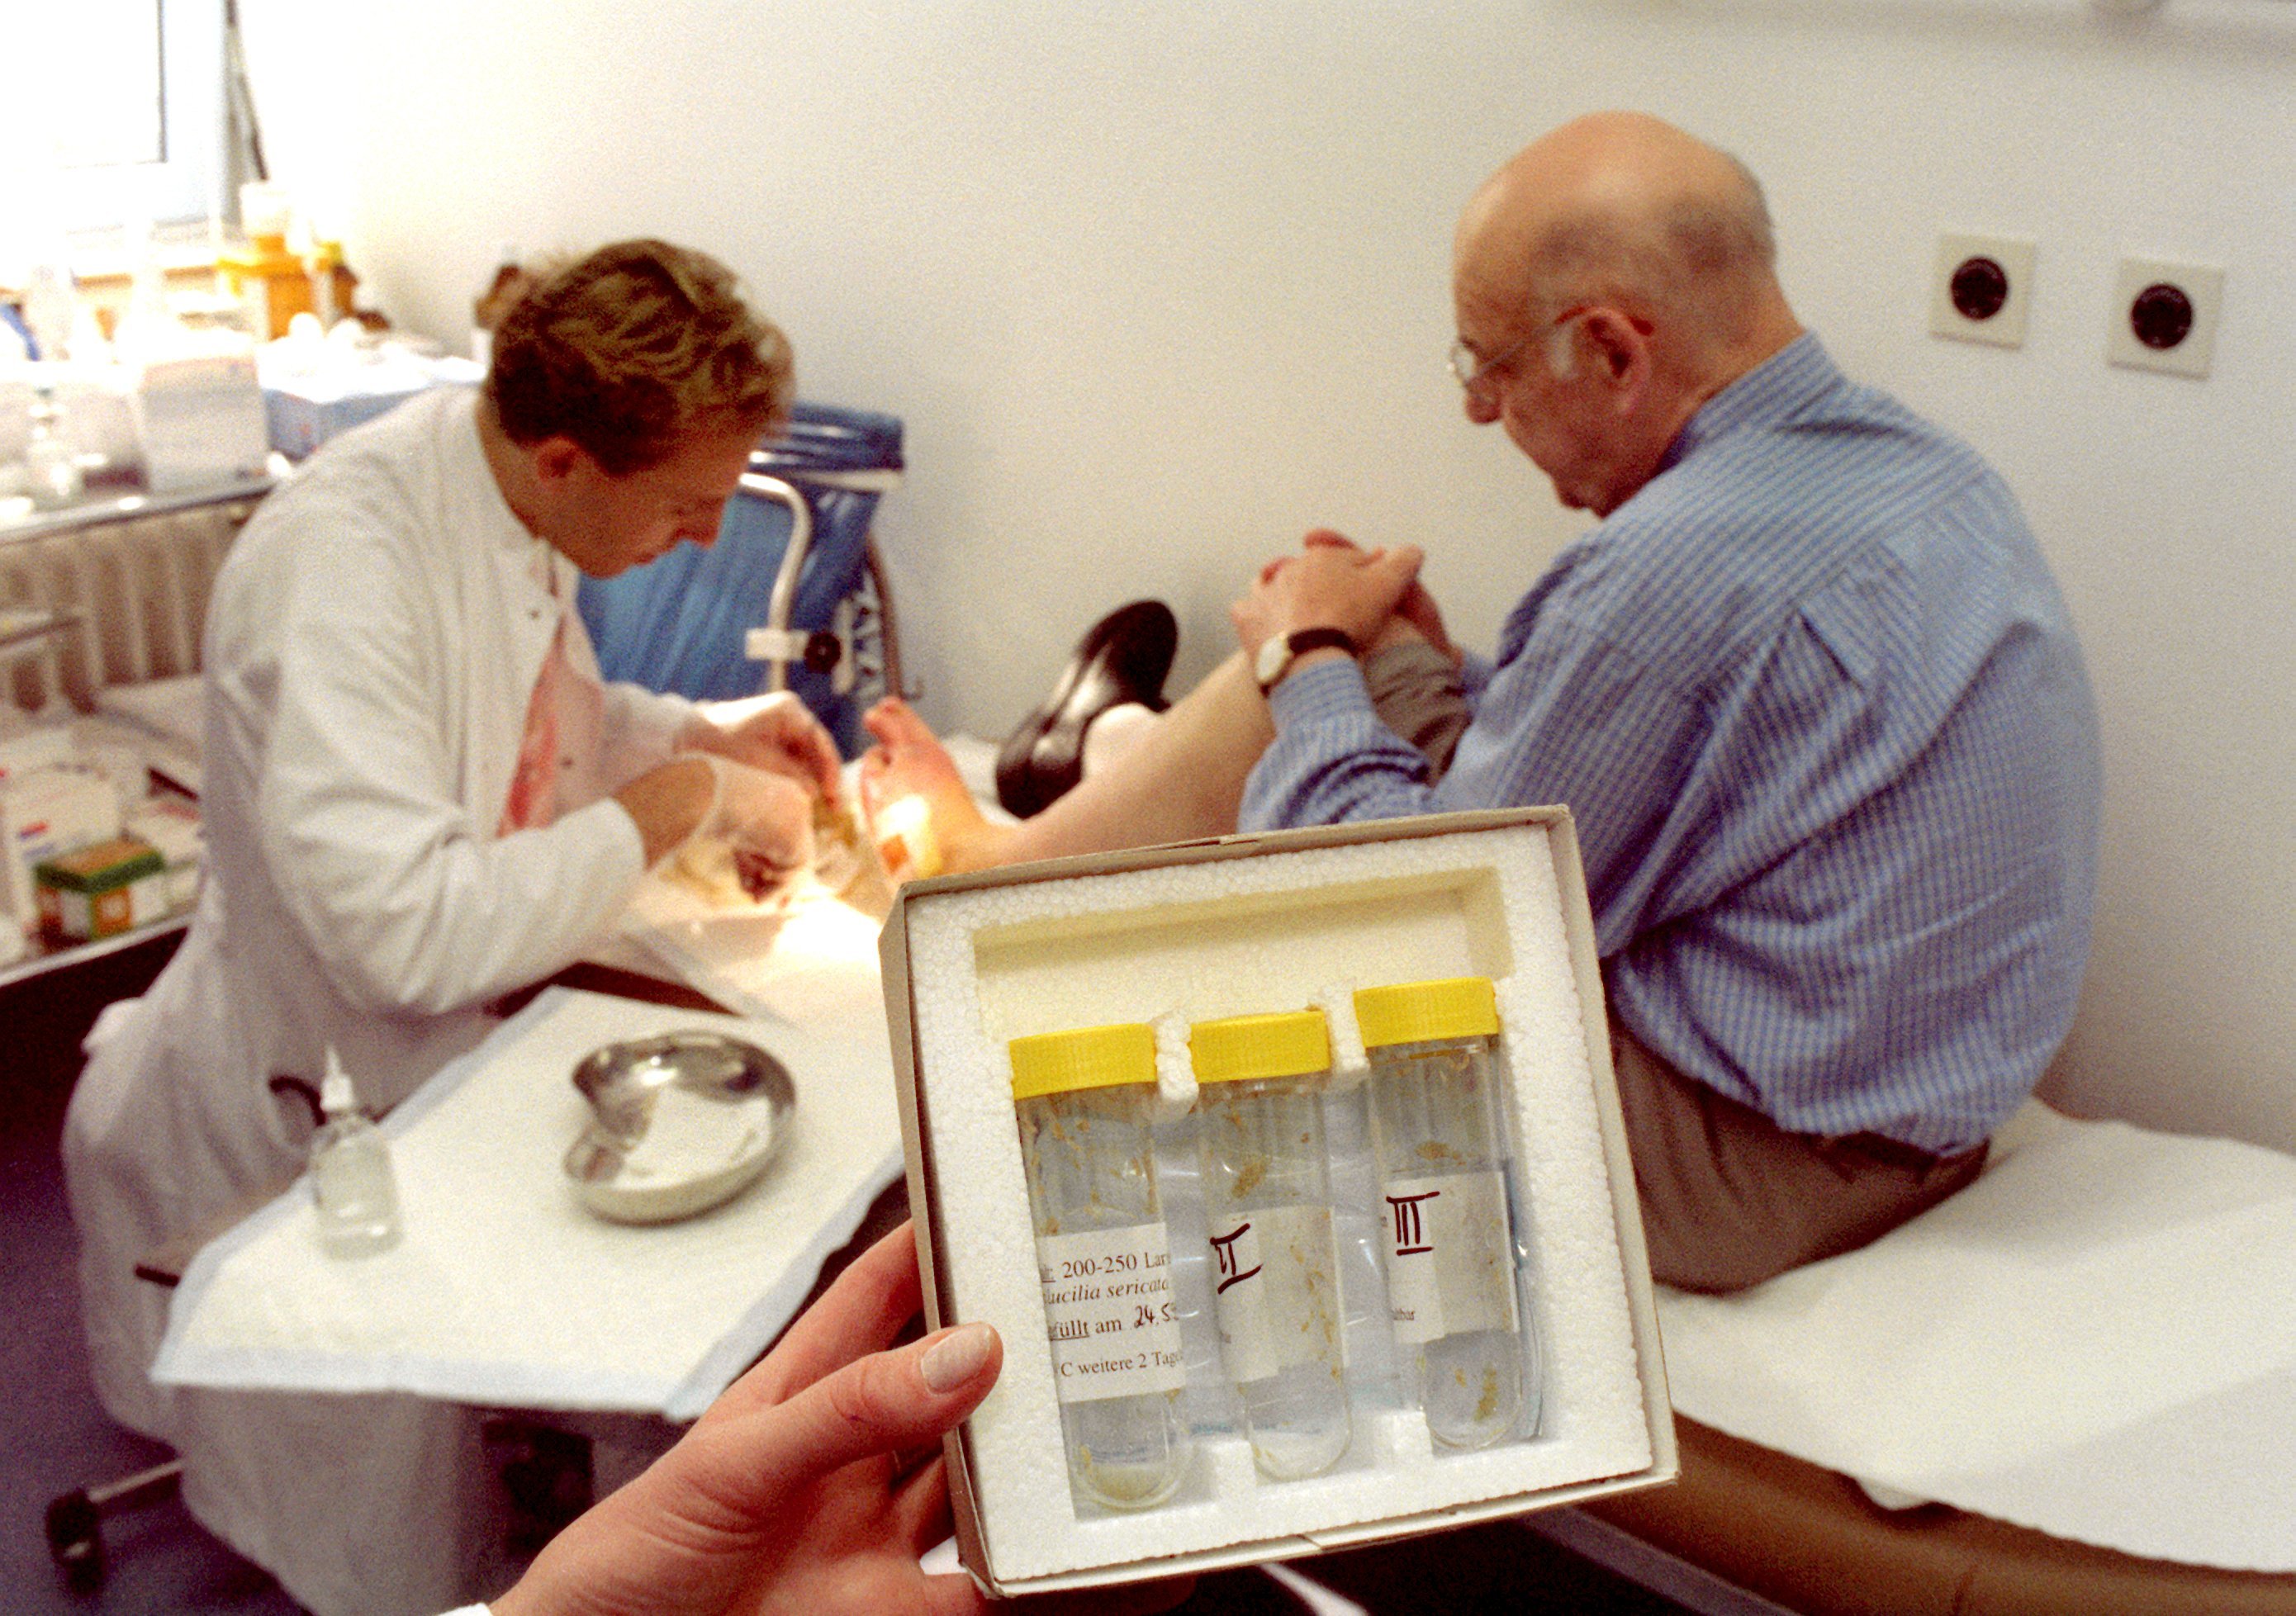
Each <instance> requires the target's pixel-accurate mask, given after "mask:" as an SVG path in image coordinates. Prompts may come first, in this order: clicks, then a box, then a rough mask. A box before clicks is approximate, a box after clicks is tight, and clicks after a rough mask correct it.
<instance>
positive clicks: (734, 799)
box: [689, 753, 813, 898]
mask: <svg viewBox="0 0 2296 1616" xmlns="http://www.w3.org/2000/svg"><path fill="white" fill-rule="evenodd" d="M694 761H696V762H701V763H706V764H708V765H709V768H710V770H711V772H712V773H713V774H714V775H716V776H717V779H716V782H715V785H714V789H713V790H712V792H711V794H710V799H709V812H707V813H706V814H704V815H703V816H701V823H700V824H697V825H695V826H694V828H693V837H692V838H689V840H694V839H703V838H709V839H715V840H717V841H723V842H725V843H726V845H727V846H728V847H730V848H732V849H734V872H735V874H737V875H739V876H740V878H741V882H742V890H744V891H746V892H747V893H749V895H750V897H752V898H758V897H762V896H763V895H764V894H765V892H766V891H767V889H768V888H770V887H772V886H773V885H774V883H775V882H778V881H780V880H781V879H782V878H783V876H785V875H787V874H789V873H790V872H791V871H792V870H798V869H802V868H803V867H804V866H805V865H809V864H811V863H812V862H813V798H812V796H811V794H810V793H809V792H808V790H807V788H806V786H805V784H804V783H800V782H799V781H798V780H795V779H792V778H791V776H789V775H781V774H770V773H768V772H767V771H766V770H764V769H761V768H750V767H747V766H745V765H743V764H740V763H735V762H734V761H732V760H731V759H726V758H722V757H719V756H717V755H716V754H715V753H708V754H704V755H702V756H701V757H700V758H697V759H694Z"/></svg>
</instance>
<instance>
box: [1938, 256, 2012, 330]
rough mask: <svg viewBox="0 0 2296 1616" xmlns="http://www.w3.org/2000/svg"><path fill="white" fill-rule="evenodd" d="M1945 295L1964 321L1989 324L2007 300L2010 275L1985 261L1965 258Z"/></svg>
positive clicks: (1954, 274) (1992, 262)
mask: <svg viewBox="0 0 2296 1616" xmlns="http://www.w3.org/2000/svg"><path fill="white" fill-rule="evenodd" d="M1947 291H1948V294H1949V295H1950V296H1951V297H1952V299H1953V306H1954V308H1956V309H1958V310H1960V311H1961V317H1962V318H1963V319H1964V320H1989V319H1991V318H1992V317H1993V316H1995V315H1997V314H1999V313H2000V312H2001V306H2002V305H2003V304H2004V303H2006V302H2007V301H2008V300H2009V272H2008V271H2007V270H2005V269H2004V268H2002V267H2001V266H2000V265H1999V264H1998V263H1997V262H1995V261H1994V260H1993V259H1991V258H1984V257H1979V258H1964V259H1962V261H1961V265H1960V267H1958V268H1956V270H1955V271H1954V272H1953V279H1952V280H1951V281H1950V282H1948V283H1947Z"/></svg>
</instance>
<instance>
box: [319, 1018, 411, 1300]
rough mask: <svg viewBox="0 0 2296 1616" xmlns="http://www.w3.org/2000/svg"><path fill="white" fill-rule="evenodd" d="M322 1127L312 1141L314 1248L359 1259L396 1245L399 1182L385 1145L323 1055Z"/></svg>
mask: <svg viewBox="0 0 2296 1616" xmlns="http://www.w3.org/2000/svg"><path fill="white" fill-rule="evenodd" d="M319 1108H320V1110H322V1111H323V1112H325V1113H326V1118H327V1120H326V1121H325V1122H324V1123H323V1124H322V1125H321V1126H320V1128H319V1131H318V1132H317V1133H316V1134H315V1135H313V1136H312V1137H311V1196H312V1199H313V1200H315V1201H316V1202H318V1203H319V1243H320V1244H321V1245H322V1246H324V1248H325V1249H326V1251H327V1254H328V1255H329V1256H330V1257H364V1256H366V1255H367V1254H368V1253H370V1252H373V1251H388V1250H389V1249H390V1248H391V1247H392V1246H395V1245H397V1244H398V1180H397V1179H396V1178H395V1177H392V1175H391V1171H390V1145H389V1142H388V1141H386V1140H385V1139H384V1138H383V1136H382V1130H381V1128H377V1127H375V1125H374V1124H373V1123H372V1122H370V1121H368V1120H366V1117H365V1115H364V1114H363V1113H362V1112H360V1111H359V1109H358V1096H357V1095H356V1094H355V1093H353V1092H352V1089H351V1079H350V1074H349V1073H348V1072H347V1071H345V1070H343V1066H342V1062H340V1061H339V1060H338V1059H336V1058H335V1052H334V1051H333V1050H332V1049H330V1050H328V1051H327V1075H326V1079H325V1080H324V1082H322V1083H321V1084H320V1086H319Z"/></svg>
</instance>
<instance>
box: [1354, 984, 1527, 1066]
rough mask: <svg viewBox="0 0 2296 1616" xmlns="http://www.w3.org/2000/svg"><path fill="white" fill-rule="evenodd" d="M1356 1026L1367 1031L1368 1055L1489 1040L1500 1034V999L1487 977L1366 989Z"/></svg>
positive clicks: (1360, 992) (1358, 1001)
mask: <svg viewBox="0 0 2296 1616" xmlns="http://www.w3.org/2000/svg"><path fill="white" fill-rule="evenodd" d="M1356 1025H1357V1027H1358V1028H1360V1029H1362V1030H1363V1041H1364V1047H1365V1049H1382V1048H1384V1047H1386V1046H1388V1045H1390V1044H1424V1043H1426V1042H1427V1041H1429V1040H1430V1039H1431V1038H1488V1037H1490V1036H1491V1035H1493V1034H1494V1033H1496V1032H1497V1031H1498V1029H1499V1013H1498V997H1497V994H1495V993H1493V992H1492V991H1491V979H1490V978H1488V977H1487V976H1455V977H1449V978H1447V979H1445V980H1441V981H1435V982H1399V983H1398V984H1396V985H1395V986H1394V987H1391V988H1358V989H1357V991H1356Z"/></svg>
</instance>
